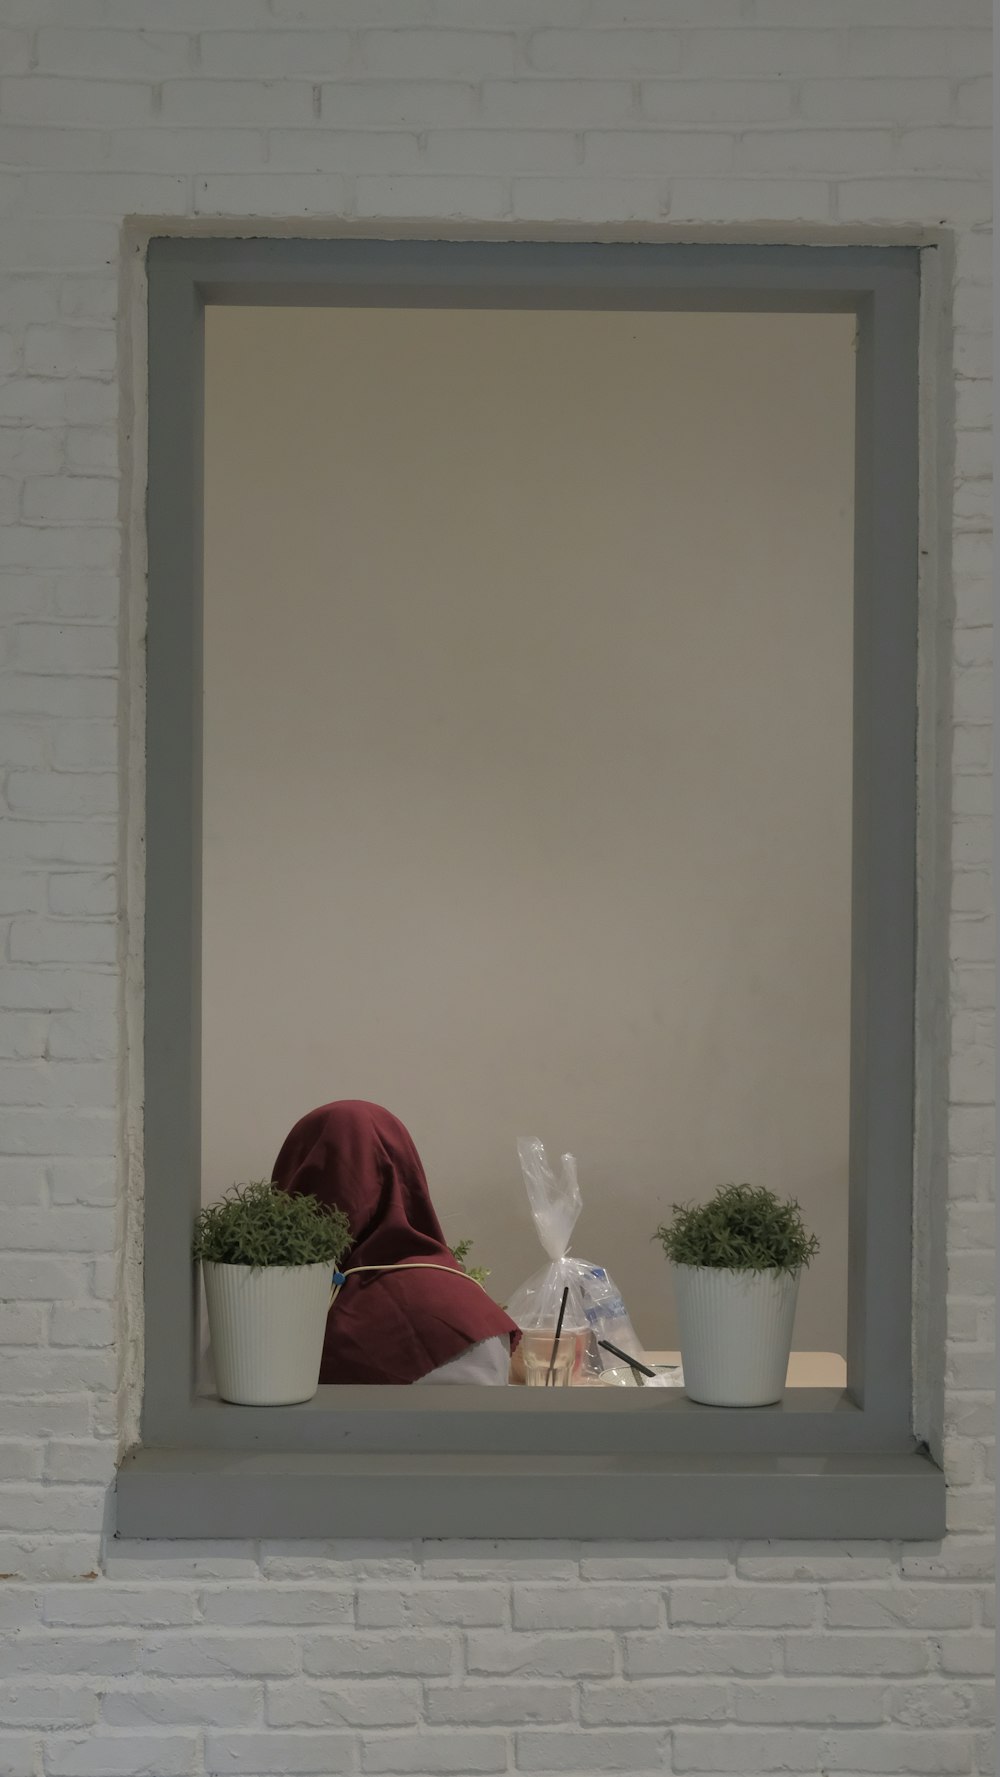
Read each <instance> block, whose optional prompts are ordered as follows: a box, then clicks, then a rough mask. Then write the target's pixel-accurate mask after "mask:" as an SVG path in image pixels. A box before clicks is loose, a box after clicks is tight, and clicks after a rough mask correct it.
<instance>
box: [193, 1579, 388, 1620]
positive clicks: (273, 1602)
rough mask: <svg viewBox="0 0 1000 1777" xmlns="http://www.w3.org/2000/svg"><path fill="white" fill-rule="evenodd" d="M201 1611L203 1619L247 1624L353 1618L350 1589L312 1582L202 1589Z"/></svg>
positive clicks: (352, 1596) (352, 1600) (352, 1595)
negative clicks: (264, 1590) (203, 1590)
mask: <svg viewBox="0 0 1000 1777" xmlns="http://www.w3.org/2000/svg"><path fill="white" fill-rule="evenodd" d="M201 1614H202V1616H203V1617H204V1620H205V1622H206V1623H222V1624H227V1625H230V1626H232V1627H233V1628H240V1629H246V1628H251V1627H252V1626H253V1625H255V1624H257V1623H264V1624H266V1623H272V1624H275V1625H277V1624H289V1625H292V1624H303V1625H306V1626H309V1625H319V1626H320V1627H323V1626H324V1625H329V1624H331V1623H351V1622H353V1621H354V1593H353V1592H352V1591H347V1590H340V1591H334V1589H333V1588H332V1587H324V1588H323V1589H322V1590H320V1589H319V1588H317V1587H312V1586H308V1587H307V1586H269V1587H268V1588H267V1591H266V1593H264V1592H262V1591H261V1589H260V1587H259V1586H243V1585H235V1584H234V1585H229V1586H227V1587H225V1589H220V1590H218V1591H216V1590H215V1589H214V1588H213V1589H212V1590H211V1591H206V1592H203V1593H202V1595H201Z"/></svg>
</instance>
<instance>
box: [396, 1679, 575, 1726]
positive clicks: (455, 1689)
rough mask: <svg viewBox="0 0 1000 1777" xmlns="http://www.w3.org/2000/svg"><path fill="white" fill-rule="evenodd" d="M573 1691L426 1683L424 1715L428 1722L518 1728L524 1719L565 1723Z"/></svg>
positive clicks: (535, 1685) (551, 1686)
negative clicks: (503, 1725) (502, 1725)
mask: <svg viewBox="0 0 1000 1777" xmlns="http://www.w3.org/2000/svg"><path fill="white" fill-rule="evenodd" d="M573 1698H574V1691H573V1687H572V1686H571V1685H567V1684H539V1683H529V1684H523V1683H522V1684H516V1685H507V1684H502V1683H499V1682H494V1683H492V1684H476V1683H470V1682H469V1681H468V1680H465V1681H464V1682H463V1683H462V1684H449V1685H444V1684H428V1685H425V1686H424V1715H425V1719H426V1720H427V1721H428V1722H429V1723H431V1724H432V1725H439V1724H448V1725H449V1726H455V1727H493V1726H495V1725H497V1724H500V1723H505V1724H509V1725H510V1726H511V1727H520V1726H523V1725H524V1724H525V1723H527V1722H548V1723H551V1722H568V1721H570V1720H571V1719H572V1714H573Z"/></svg>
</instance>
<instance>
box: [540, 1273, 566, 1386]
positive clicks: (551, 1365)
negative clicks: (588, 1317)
mask: <svg viewBox="0 0 1000 1777" xmlns="http://www.w3.org/2000/svg"><path fill="white" fill-rule="evenodd" d="M568 1300H569V1284H567V1285H566V1288H565V1289H564V1290H563V1294H562V1301H561V1302H560V1304H559V1319H558V1320H557V1321H556V1336H555V1338H554V1339H553V1341H552V1356H551V1357H550V1358H549V1370H548V1375H547V1376H546V1378H545V1386H546V1388H551V1387H552V1377H553V1375H554V1373H555V1367H556V1352H557V1351H558V1350H559V1335H560V1333H561V1332H562V1323H563V1315H564V1314H565V1313H566V1303H567V1302H568Z"/></svg>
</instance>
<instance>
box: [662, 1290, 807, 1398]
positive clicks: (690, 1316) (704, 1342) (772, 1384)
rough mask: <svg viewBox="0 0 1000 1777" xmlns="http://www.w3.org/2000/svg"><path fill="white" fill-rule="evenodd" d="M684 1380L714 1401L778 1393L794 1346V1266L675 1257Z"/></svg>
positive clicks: (687, 1386)
mask: <svg viewBox="0 0 1000 1777" xmlns="http://www.w3.org/2000/svg"><path fill="white" fill-rule="evenodd" d="M670 1269H671V1271H672V1272H673V1276H674V1290H675V1292H676V1297H677V1316H678V1320H679V1322H680V1338H681V1362H682V1365H683V1368H684V1387H685V1390H686V1392H687V1393H688V1394H689V1395H690V1396H691V1399H692V1400H693V1401H702V1402H703V1403H704V1404H705V1405H706V1406H710V1407H766V1406H768V1405H769V1404H770V1403H771V1402H772V1401H776V1400H779V1399H780V1397H781V1393H782V1390H783V1389H784V1386H785V1377H786V1375H787V1372H788V1355H789V1352H790V1351H791V1349H792V1325H793V1322H794V1320H795V1301H796V1297H797V1296H798V1293H799V1273H798V1272H797V1271H792V1272H788V1271H760V1272H753V1271H722V1270H716V1269H714V1268H713V1267H711V1266H708V1265H672V1266H671V1267H670Z"/></svg>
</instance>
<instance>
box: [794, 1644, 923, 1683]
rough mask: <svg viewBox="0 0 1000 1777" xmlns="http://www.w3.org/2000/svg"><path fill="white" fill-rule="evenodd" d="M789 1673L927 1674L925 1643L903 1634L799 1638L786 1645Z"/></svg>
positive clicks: (845, 1675) (862, 1676) (864, 1676)
mask: <svg viewBox="0 0 1000 1777" xmlns="http://www.w3.org/2000/svg"><path fill="white" fill-rule="evenodd" d="M785 1666H786V1671H788V1672H790V1673H795V1674H799V1673H801V1674H808V1675H809V1676H814V1677H820V1676H822V1675H823V1674H829V1676H830V1677H831V1678H848V1677H855V1676H856V1677H858V1678H872V1677H876V1676H879V1675H884V1676H885V1677H887V1678H895V1677H903V1678H906V1677H908V1676H909V1675H910V1674H911V1673H918V1672H926V1671H927V1670H928V1669H929V1666H930V1650H929V1647H928V1645H927V1643H926V1642H923V1641H920V1640H918V1639H916V1638H915V1637H904V1636H902V1635H848V1634H839V1633H835V1634H831V1635H797V1636H794V1637H792V1638H790V1639H789V1641H788V1642H787V1643H786V1646H785Z"/></svg>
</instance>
